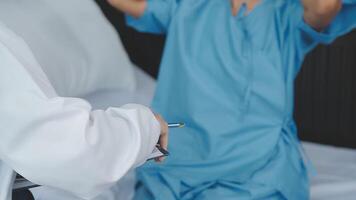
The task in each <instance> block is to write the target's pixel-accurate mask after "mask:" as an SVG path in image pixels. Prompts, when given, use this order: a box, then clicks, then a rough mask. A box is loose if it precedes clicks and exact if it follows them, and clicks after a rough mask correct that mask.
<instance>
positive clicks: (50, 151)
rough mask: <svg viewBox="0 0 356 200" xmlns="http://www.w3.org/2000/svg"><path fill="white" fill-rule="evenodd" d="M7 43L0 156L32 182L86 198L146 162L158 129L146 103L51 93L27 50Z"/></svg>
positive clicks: (0, 47)
mask: <svg viewBox="0 0 356 200" xmlns="http://www.w3.org/2000/svg"><path fill="white" fill-rule="evenodd" d="M10 49H11V48H10ZM10 49H9V48H8V46H7V45H5V44H4V43H2V42H1V40H0V160H2V161H3V162H5V163H7V164H8V165H9V166H11V167H12V168H13V169H14V170H15V171H17V172H18V173H20V174H21V175H23V176H24V177H26V178H27V179H29V180H30V181H32V182H34V183H37V184H40V185H46V186H50V187H55V188H59V189H62V190H65V191H68V192H71V193H73V194H75V195H77V196H79V197H82V198H84V199H89V198H92V197H95V196H96V195H98V194H100V193H101V192H102V191H104V190H106V189H109V188H110V187H111V186H112V185H113V184H115V182H117V181H118V180H119V179H120V178H121V177H122V176H124V175H125V173H126V172H127V171H128V170H129V169H131V168H133V167H135V166H137V165H139V164H142V163H143V162H145V160H146V158H147V157H148V155H149V154H150V153H151V152H152V150H153V148H154V146H155V144H156V143H157V141H158V138H159V134H160V126H159V123H158V122H157V121H156V119H155V117H154V115H153V114H152V112H151V111H150V110H149V109H148V108H146V107H143V106H139V105H126V106H123V107H121V108H109V109H108V110H92V108H91V106H90V104H89V103H87V102H86V101H84V100H82V99H79V98H62V97H57V96H51V97H49V96H48V95H46V92H44V91H43V88H46V87H45V86H43V87H41V86H40V85H41V84H38V83H41V82H42V83H43V82H45V80H44V79H42V80H36V78H38V77H41V76H37V75H36V74H33V72H34V71H36V70H33V69H29V68H28V66H26V64H29V65H31V62H27V63H26V58H25V59H23V58H24V57H26V55H24V54H22V55H16V54H18V53H19V52H14V51H12V50H10ZM22 49H23V48H22ZM25 54H26V53H25ZM19 58H22V59H19ZM32 64H33V63H32ZM31 72H32V75H31ZM43 85H46V84H43ZM47 88H48V87H47Z"/></svg>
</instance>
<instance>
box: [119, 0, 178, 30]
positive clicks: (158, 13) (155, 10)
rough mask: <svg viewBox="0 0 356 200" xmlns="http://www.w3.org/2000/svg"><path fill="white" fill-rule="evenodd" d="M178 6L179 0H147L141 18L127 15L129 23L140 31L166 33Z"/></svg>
mask: <svg viewBox="0 0 356 200" xmlns="http://www.w3.org/2000/svg"><path fill="white" fill-rule="evenodd" d="M177 6H178V0H147V7H146V10H145V12H144V14H143V15H142V16H141V17H139V18H134V17H131V16H128V15H127V16H126V23H127V25H129V26H131V27H133V28H135V29H136V30H138V31H140V32H147V33H155V34H164V33H166V32H167V30H168V27H169V25H170V22H171V19H172V17H173V15H174V13H175V11H176V8H177Z"/></svg>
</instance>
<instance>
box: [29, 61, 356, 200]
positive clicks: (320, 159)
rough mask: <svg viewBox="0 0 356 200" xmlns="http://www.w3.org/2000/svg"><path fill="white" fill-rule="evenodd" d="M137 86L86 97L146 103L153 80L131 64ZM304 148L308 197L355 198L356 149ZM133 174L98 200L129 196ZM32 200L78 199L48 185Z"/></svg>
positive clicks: (97, 103)
mask: <svg viewBox="0 0 356 200" xmlns="http://www.w3.org/2000/svg"><path fill="white" fill-rule="evenodd" d="M135 75H136V80H137V89H136V90H135V91H134V92H126V91H114V90H111V91H110V90H108V91H101V92H98V93H93V94H91V95H89V96H87V97H86V99H87V100H88V101H89V102H91V103H92V104H93V106H94V107H95V108H106V107H109V106H120V105H122V104H125V103H128V102H135V103H140V104H145V105H149V104H150V101H151V99H152V97H153V93H154V90H155V85H156V83H155V80H154V79H152V78H151V77H150V76H149V75H148V74H146V73H145V72H143V71H142V70H141V69H139V68H137V67H135ZM303 146H304V149H305V151H306V152H307V154H308V156H309V158H310V159H311V160H312V162H313V164H314V166H315V167H316V169H317V174H316V175H315V176H314V177H313V179H312V187H311V197H312V198H311V199H312V200H355V199H356V150H352V149H346V148H338V147H333V146H328V145H321V144H316V143H309V142H303ZM134 185H135V176H134V173H133V172H131V173H130V174H128V175H127V176H126V177H125V178H124V179H123V180H122V181H121V182H120V183H119V184H118V186H117V187H116V188H115V189H113V190H112V191H110V192H107V193H106V194H104V195H102V196H100V197H98V200H104V199H105V200H108V199H110V200H111V199H112V200H114V199H120V200H126V199H131V198H132V196H133V195H134ZM32 190H33V193H34V196H35V197H36V200H48V199H51V200H79V199H77V198H74V197H72V196H70V195H69V194H65V193H64V192H61V191H57V190H54V189H50V188H45V187H39V188H34V189H32ZM114 192H116V194H113V193H114Z"/></svg>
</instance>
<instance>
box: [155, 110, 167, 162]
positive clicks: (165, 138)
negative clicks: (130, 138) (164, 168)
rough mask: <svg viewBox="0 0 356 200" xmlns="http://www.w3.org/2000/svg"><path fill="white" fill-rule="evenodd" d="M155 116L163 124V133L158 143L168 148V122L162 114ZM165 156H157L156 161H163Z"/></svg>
mask: <svg viewBox="0 0 356 200" xmlns="http://www.w3.org/2000/svg"><path fill="white" fill-rule="evenodd" d="M155 117H156V119H157V121H158V122H159V124H160V125H161V135H160V137H159V141H158V144H159V145H160V146H161V147H162V148H163V149H165V150H167V149H168V132H169V131H168V124H167V122H166V121H165V120H164V119H163V118H162V116H161V115H158V114H155ZM164 159H165V158H164V157H161V158H157V159H156V162H162V161H163V160H164Z"/></svg>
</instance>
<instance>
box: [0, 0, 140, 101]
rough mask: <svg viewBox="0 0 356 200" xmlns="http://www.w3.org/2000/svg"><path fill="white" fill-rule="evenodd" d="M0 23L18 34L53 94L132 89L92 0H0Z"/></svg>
mask: <svg viewBox="0 0 356 200" xmlns="http://www.w3.org/2000/svg"><path fill="white" fill-rule="evenodd" d="M0 21H2V22H3V23H5V24H6V25H7V26H8V27H10V28H11V29H12V30H13V31H14V32H15V33H16V34H18V35H19V36H21V37H23V39H24V40H25V41H26V43H27V44H28V45H29V47H30V48H31V50H32V51H33V54H34V55H35V57H36V59H37V60H38V62H39V64H40V65H41V67H42V68H43V71H44V72H45V73H46V74H47V76H48V78H49V80H50V81H51V83H52V84H53V86H54V88H55V89H56V91H57V93H58V94H59V95H61V96H73V97H82V96H85V95H88V94H90V93H92V92H96V91H98V90H103V89H125V90H128V91H132V90H134V88H135V79H134V72H133V67H132V64H131V62H130V61H129V58H128V56H127V54H126V52H125V50H124V48H123V45H122V43H121V41H120V40H119V37H118V35H117V34H116V33H115V31H114V29H113V27H112V26H111V25H110V24H109V22H108V21H107V20H106V19H105V17H104V16H103V14H102V13H101V11H100V9H99V8H98V6H97V5H96V4H95V2H94V1H92V0H58V1H57V0H36V1H30V0H1V1H0Z"/></svg>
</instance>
